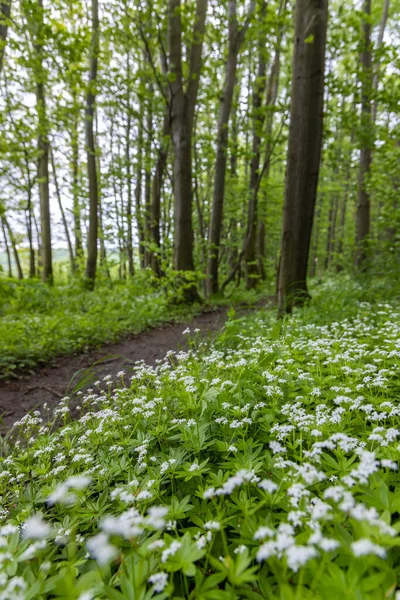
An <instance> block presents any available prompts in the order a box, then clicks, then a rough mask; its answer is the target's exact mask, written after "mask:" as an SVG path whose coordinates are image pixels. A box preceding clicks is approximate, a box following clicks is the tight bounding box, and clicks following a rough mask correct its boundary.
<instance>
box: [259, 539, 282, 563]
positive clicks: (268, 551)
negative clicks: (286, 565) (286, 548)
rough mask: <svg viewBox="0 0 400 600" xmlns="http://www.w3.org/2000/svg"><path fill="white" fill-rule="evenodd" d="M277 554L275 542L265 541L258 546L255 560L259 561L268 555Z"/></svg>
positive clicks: (265, 558)
mask: <svg viewBox="0 0 400 600" xmlns="http://www.w3.org/2000/svg"><path fill="white" fill-rule="evenodd" d="M275 554H277V548H276V544H275V542H273V541H269V542H265V544H263V545H262V546H260V548H259V550H258V552H257V560H258V562H261V561H263V560H267V559H268V558H269V557H270V556H274V555H275Z"/></svg>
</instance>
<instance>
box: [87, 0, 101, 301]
mask: <svg viewBox="0 0 400 600" xmlns="http://www.w3.org/2000/svg"><path fill="white" fill-rule="evenodd" d="M98 54H99V5H98V0H92V40H91V48H90V70H89V85H88V92H87V97H86V119H85V128H86V152H87V172H88V182H89V231H88V255H87V262H86V271H85V280H86V287H87V288H88V289H91V290H92V289H93V288H94V283H95V278H96V264H97V239H98V227H99V218H98V211H99V191H98V180H97V164H96V147H95V137H94V115H95V101H96V79H97V68H98Z"/></svg>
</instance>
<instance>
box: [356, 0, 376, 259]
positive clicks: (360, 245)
mask: <svg viewBox="0 0 400 600" xmlns="http://www.w3.org/2000/svg"><path fill="white" fill-rule="evenodd" d="M363 12H364V19H363V23H362V33H363V40H362V44H363V48H362V52H361V119H360V127H361V130H360V138H361V139H360V141H361V152H360V165H359V169H358V200H357V216H356V265H357V266H358V267H359V268H361V269H364V268H365V266H366V259H367V242H368V237H369V233H370V228H371V214H370V213H371V202H370V196H369V192H368V190H367V180H368V176H369V173H370V169H371V163H372V146H373V133H374V132H373V123H372V118H371V91H372V53H371V21H370V18H371V0H364V4H363Z"/></svg>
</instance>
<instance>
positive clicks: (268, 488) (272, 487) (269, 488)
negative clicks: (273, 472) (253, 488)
mask: <svg viewBox="0 0 400 600" xmlns="http://www.w3.org/2000/svg"><path fill="white" fill-rule="evenodd" d="M258 487H259V488H261V489H262V490H264V491H265V492H268V493H269V494H272V493H273V492H275V491H276V490H277V489H278V486H277V484H276V483H274V482H273V481H271V480H270V479H263V480H262V481H260V483H259V484H258Z"/></svg>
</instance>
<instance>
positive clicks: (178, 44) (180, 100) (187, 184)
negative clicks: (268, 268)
mask: <svg viewBox="0 0 400 600" xmlns="http://www.w3.org/2000/svg"><path fill="white" fill-rule="evenodd" d="M206 12H207V0H197V3H196V15H195V23H194V26H193V34H192V43H191V48H190V56H189V76H188V84H187V88H186V90H185V86H184V79H183V68H182V20H181V1H180V0H169V4H168V50H169V65H168V69H169V86H168V87H169V103H170V127H171V138H172V145H173V150H174V200H175V204H174V267H175V269H176V270H177V271H194V259H193V221H192V205H193V189H192V131H193V118H194V111H195V108H196V101H197V94H198V90H199V83H200V72H201V65H202V49H203V34H204V29H205V20H206ZM185 297H186V300H196V299H197V298H198V292H197V289H196V286H195V285H194V284H192V285H188V286H186V289H185Z"/></svg>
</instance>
